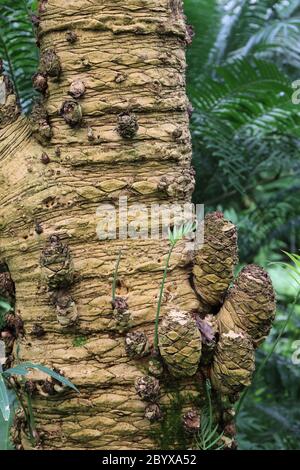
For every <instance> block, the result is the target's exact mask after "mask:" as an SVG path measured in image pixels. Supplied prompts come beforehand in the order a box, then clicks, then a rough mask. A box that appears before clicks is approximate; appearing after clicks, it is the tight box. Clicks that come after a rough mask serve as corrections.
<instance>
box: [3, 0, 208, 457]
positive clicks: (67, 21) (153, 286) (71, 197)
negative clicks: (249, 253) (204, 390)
mask: <svg viewBox="0 0 300 470" xmlns="http://www.w3.org/2000/svg"><path fill="white" fill-rule="evenodd" d="M43 3H44V5H43V10H44V12H43V13H42V14H41V23H40V28H39V41H40V45H41V71H42V72H43V73H44V72H45V73H47V74H48V88H47V91H45V97H44V99H43V103H42V105H41V106H40V105H39V106H38V107H35V110H34V113H33V115H32V117H31V125H32V129H33V131H34V135H35V137H37V138H38V142H39V143H38V142H37V141H36V140H33V139H31V140H29V131H28V129H29V127H28V122H27V121H26V120H24V119H23V118H22V119H21V118H19V120H18V121H16V122H14V123H11V124H10V125H9V128H5V130H4V132H5V135H4V136H3V137H2V135H1V136H0V137H1V138H0V142H1V144H3V149H4V150H3V156H4V157H3V161H2V162H1V171H2V172H3V175H4V177H3V178H4V186H2V187H1V188H0V194H1V205H2V207H1V213H2V218H3V219H2V220H3V225H2V226H1V228H2V230H1V256H2V257H4V259H5V261H6V262H7V264H8V266H9V269H10V271H11V273H12V276H13V279H14V281H15V284H16V296H17V298H16V302H17V303H16V308H17V309H18V310H19V311H20V314H21V315H22V318H23V320H24V322H25V328H26V333H27V336H26V339H25V340H23V342H22V348H21V357H22V358H23V359H26V360H32V361H33V362H41V363H45V364H46V365H48V366H52V367H56V368H58V369H59V370H61V371H62V372H63V373H64V374H65V375H66V376H68V378H69V379H71V380H72V381H73V382H74V383H75V384H76V385H77V386H78V387H79V389H80V391H81V395H80V396H77V395H74V394H73V393H70V392H68V391H64V392H62V393H57V394H55V395H53V396H44V397H37V398H35V399H34V409H35V410H36V418H37V426H38V429H39V431H40V432H41V437H42V445H43V447H44V448H46V449H51V448H78V449H85V448H97V449H104V448H105V449H118V448H122V449H127V448H128V449H129V448H130V449H132V448H136V449H142V448H143V449H146V448H153V447H154V446H155V445H156V444H155V441H153V439H152V437H151V431H150V423H149V421H148V420H146V419H145V418H144V410H145V404H144V403H143V402H142V401H141V400H140V399H139V398H138V396H137V394H136V391H135V388H134V383H135V380H136V379H137V378H138V377H139V376H141V375H145V374H147V359H143V360H133V359H130V358H128V357H127V356H126V354H125V348H124V337H123V336H122V335H120V334H119V333H118V331H117V327H116V324H115V321H114V319H113V315H112V307H111V284H112V277H113V270H114V266H115V261H116V258H117V255H118V253H119V250H120V249H121V248H122V262H121V266H120V270H119V279H120V285H119V286H118V290H117V294H119V295H125V296H126V297H127V302H128V305H129V307H130V310H131V312H132V329H133V331H134V330H136V329H142V330H143V331H145V332H146V333H147V334H148V336H149V338H150V340H151V337H152V335H153V329H154V325H153V322H154V316H155V306H156V301H157V293H158V289H159V285H160V280H161V276H162V272H163V267H164V261H165V255H166V252H167V243H166V242H161V241H157V240H140V241H138V240H124V241H121V240H116V241H113V240H111V241H106V242H100V241H99V240H98V238H97V235H96V226H97V223H98V220H99V219H98V217H97V215H96V209H97V207H98V206H99V204H101V203H103V202H104V203H111V204H116V205H117V203H118V199H119V196H120V195H122V196H127V197H128V201H129V204H134V203H136V202H143V203H145V204H147V205H148V206H149V205H150V204H151V203H152V202H156V203H158V202H164V201H165V202H168V201H170V202H171V201H172V202H175V201H176V202H183V201H189V200H190V196H191V192H192V190H193V172H192V171H191V167H190V161H191V143H190V134H189V129H188V121H189V118H188V112H187V107H188V102H187V99H186V95H185V76H184V72H185V66H186V64H185V54H184V48H185V36H186V27H185V22H184V17H183V13H182V9H181V2H177V1H169V0H111V1H106V2H99V1H98V0H89V1H87V0H76V1H75V0H71V1H70V0H68V1H64V0H49V1H48V2H43ZM74 82H77V85H76V83H75V85H74ZM78 82H80V83H82V84H83V85H84V87H82V89H84V90H85V91H84V93H83V94H82V96H80V97H78V96H77V94H76V93H75V96H77V97H75V98H74V88H76V87H77V88H76V89H78V86H79V85H78ZM72 84H73V85H72ZM69 93H71V95H72V96H71V95H70V94H69ZM124 117H125V118H124ZM134 120H136V122H134ZM121 121H122V125H123V124H124V122H125V123H126V122H131V126H132V127H131V129H132V130H131V131H130V132H129V134H127V135H125V133H124V132H123V131H122V130H121V127H120V126H121ZM21 123H22V125H21ZM16 131H17V132H16ZM16 136H17V137H16ZM53 235H55V236H59V239H60V240H61V241H62V243H63V244H65V245H67V246H68V247H69V248H70V251H71V253H72V258H73V262H74V279H73V280H72V283H71V284H70V286H68V294H69V295H70V296H71V297H72V299H74V302H75V303H76V307H77V309H78V315H79V321H78V323H77V324H76V325H73V326H69V327H68V328H64V327H63V326H62V325H61V324H60V323H59V322H58V321H57V311H56V307H55V305H53V303H51V302H50V297H49V292H48V287H47V285H46V284H45V282H44V280H43V272H42V268H43V267H42V266H41V254H42V252H43V250H44V248H45V244H46V243H47V240H49V237H51V236H53ZM186 264H187V263H186V260H185V259H184V255H182V253H181V247H180V246H178V249H177V250H176V251H175V252H174V256H173V258H172V260H171V271H170V275H169V276H168V280H167V285H166V289H167V296H166V300H165V304H164V309H163V312H164V311H165V309H166V308H167V307H171V306H174V305H176V306H177V307H179V308H181V309H182V310H184V311H191V310H193V309H195V308H197V299H196V296H195V294H194V292H193V290H192V288H191V287H190V284H189V275H190V270H189V269H188V268H187V267H186ZM41 326H42V327H43V329H44V331H45V335H43V336H41V337H37V336H36V334H35V331H37V329H38V328H39V327H41ZM45 358H46V361H45ZM35 377H36V379H37V380H42V377H41V376H35ZM177 387H178V388H179V389H180V388H181V390H183V391H184V390H187V391H188V393H189V394H191V395H193V394H194V395H195V396H197V395H198V393H199V392H197V390H196V388H194V385H193V384H192V382H186V385H185V383H181V384H176V386H175V385H173V386H171V387H169V388H168V389H166V388H165V387H164V386H163V387H162V398H161V401H162V403H165V404H166V403H167V402H168V401H169V400H170V391H171V396H172V393H173V392H174V393H175V392H176V389H177ZM154 426H155V425H154Z"/></svg>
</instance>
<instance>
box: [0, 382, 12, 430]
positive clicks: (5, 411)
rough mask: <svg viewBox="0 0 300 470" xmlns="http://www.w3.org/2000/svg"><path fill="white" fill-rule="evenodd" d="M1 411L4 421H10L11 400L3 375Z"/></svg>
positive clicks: (0, 386) (0, 397) (0, 398)
mask: <svg viewBox="0 0 300 470" xmlns="http://www.w3.org/2000/svg"><path fill="white" fill-rule="evenodd" d="M0 410H1V413H2V416H3V419H4V421H8V420H9V416H10V407H9V398H8V393H7V389H6V385H5V382H4V379H3V375H2V373H0Z"/></svg>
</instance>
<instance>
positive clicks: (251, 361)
mask: <svg viewBox="0 0 300 470" xmlns="http://www.w3.org/2000/svg"><path fill="white" fill-rule="evenodd" d="M254 369H255V355H254V348H253V345H252V342H251V339H250V338H249V337H248V335H247V334H244V333H243V332H239V333H236V332H234V331H229V332H228V333H223V334H221V336H220V339H219V342H218V345H217V348H216V351H215V356H214V360H213V364H212V368H211V382H212V385H213V387H214V388H215V389H216V390H217V391H218V392H219V393H221V394H224V395H233V396H235V395H236V394H238V393H239V392H241V391H242V390H243V388H244V387H247V386H249V385H250V383H251V377H252V374H253V372H254Z"/></svg>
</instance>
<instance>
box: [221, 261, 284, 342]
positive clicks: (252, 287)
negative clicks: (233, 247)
mask: <svg viewBox="0 0 300 470" xmlns="http://www.w3.org/2000/svg"><path fill="white" fill-rule="evenodd" d="M275 309H276V302H275V293H274V289H273V286H272V282H271V279H270V277H269V275H268V273H267V272H266V271H265V270H264V269H262V268H261V267H259V266H256V265H253V264H252V265H249V266H246V267H245V268H244V269H243V270H242V271H241V273H240V274H239V276H238V278H237V280H236V281H235V284H234V286H233V288H232V289H231V291H230V292H229V294H228V296H227V298H226V300H225V302H224V305H223V307H222V308H221V310H220V312H219V314H218V325H219V330H220V332H227V331H230V330H233V331H240V330H242V331H244V332H246V333H247V334H248V335H249V336H250V337H251V338H252V341H253V344H254V346H258V345H259V344H260V343H261V342H262V341H263V340H264V339H265V337H266V336H267V335H268V333H269V331H270V329H271V326H272V322H273V320H274V317H275Z"/></svg>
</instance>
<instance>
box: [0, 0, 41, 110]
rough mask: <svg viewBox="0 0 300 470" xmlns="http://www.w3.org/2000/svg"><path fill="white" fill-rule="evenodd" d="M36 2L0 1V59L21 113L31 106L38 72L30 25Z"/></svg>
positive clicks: (29, 0) (33, 38) (20, 0)
mask: <svg viewBox="0 0 300 470" xmlns="http://www.w3.org/2000/svg"><path fill="white" fill-rule="evenodd" d="M36 6H37V2H36V1H33V0H7V1H5V2H4V1H3V0H2V1H1V2H0V57H2V59H3V62H4V68H5V70H6V72H7V74H8V75H9V77H10V79H11V81H12V83H13V85H14V89H15V93H16V96H17V97H18V100H19V102H20V104H21V106H22V108H23V110H24V111H27V110H28V109H29V107H30V103H31V101H32V97H33V96H34V91H33V88H32V82H31V77H32V75H33V74H34V72H35V71H36V69H37V63H38V52H37V47H36V44H35V35H34V31H33V26H32V23H31V13H32V12H33V11H35V8H36Z"/></svg>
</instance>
